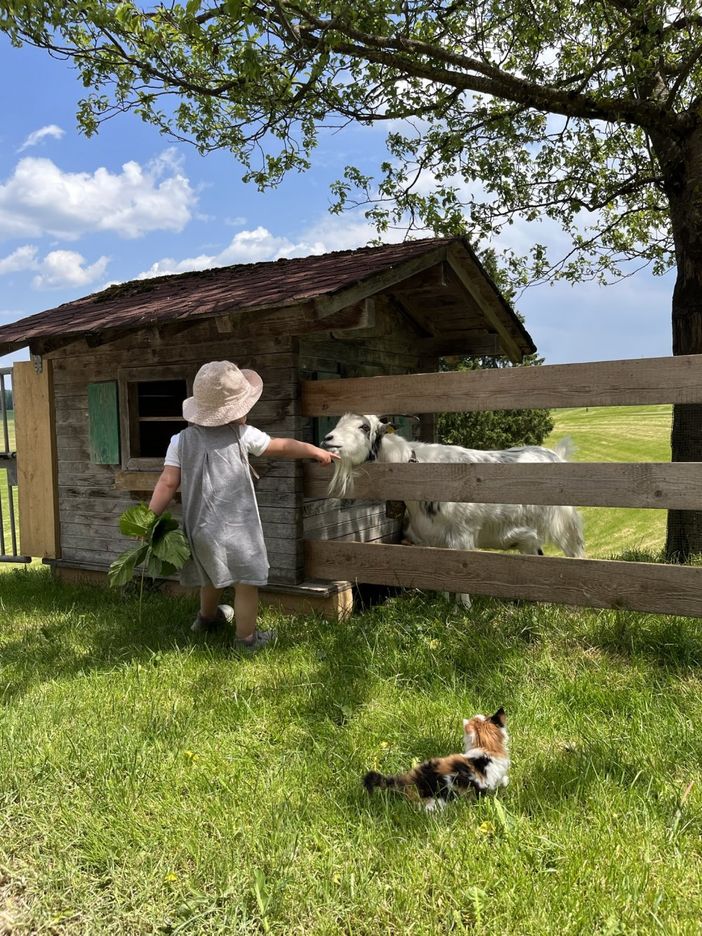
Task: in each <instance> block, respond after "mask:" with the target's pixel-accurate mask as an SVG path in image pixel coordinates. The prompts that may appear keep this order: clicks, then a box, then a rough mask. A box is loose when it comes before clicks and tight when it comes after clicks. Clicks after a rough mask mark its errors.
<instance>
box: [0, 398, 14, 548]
mask: <svg viewBox="0 0 702 936" xmlns="http://www.w3.org/2000/svg"><path fill="white" fill-rule="evenodd" d="M8 416H9V419H8V428H9V436H10V451H11V452H12V451H14V450H15V414H14V412H13V411H12V410H10V411H9V412H8ZM0 451H3V452H4V451H5V437H4V433H3V432H2V421H1V420H0ZM1 466H2V462H0V511H1V512H2V528H3V535H4V537H5V548H6V550H7V551H8V552H9V550H10V545H11V540H10V515H9V503H8V497H9V492H8V487H7V470H6V469H5V468H2V467H1ZM14 506H15V508H16V507H17V495H16V493H15V500H14ZM1 565H2V563H0V566H1Z"/></svg>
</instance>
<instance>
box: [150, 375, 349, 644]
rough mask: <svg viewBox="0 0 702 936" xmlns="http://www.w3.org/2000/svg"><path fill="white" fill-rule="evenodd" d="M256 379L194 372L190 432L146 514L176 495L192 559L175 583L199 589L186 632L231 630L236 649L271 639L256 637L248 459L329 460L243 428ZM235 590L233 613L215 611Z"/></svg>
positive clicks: (259, 546) (256, 573) (260, 551)
mask: <svg viewBox="0 0 702 936" xmlns="http://www.w3.org/2000/svg"><path fill="white" fill-rule="evenodd" d="M262 390H263V381H262V380H261V378H260V377H259V375H258V374H257V373H256V372H255V371H251V370H239V368H238V367H237V366H236V365H235V364H232V363H230V362H229V361H212V362H211V363H209V364H204V365H203V366H202V367H201V368H200V370H199V371H198V372H197V375H196V377H195V381H194V383H193V395H192V396H191V397H189V398H188V399H187V400H184V402H183V418H184V419H186V420H187V422H188V423H190V425H189V426H188V428H187V429H184V430H183V431H182V432H179V433H178V434H177V435H174V436H173V438H172V439H171V443H170V445H169V447H168V452H167V453H166V458H165V463H164V469H163V472H162V474H161V477H160V478H159V480H158V483H157V484H156V487H155V489H154V493H153V495H152V497H151V503H150V504H149V507H150V508H151V509H152V510H153V511H154V513H157V514H161V513H163V511H164V510H165V509H166V507H167V506H168V504H169V503H170V502H171V500H172V499H173V496H174V495H175V493H176V491H177V490H178V487H179V486H180V488H181V496H182V502H183V528H184V530H185V534H186V536H187V537H188V541H189V543H190V551H191V553H192V558H191V559H190V560H189V561H188V562H187V563H186V565H185V566H184V567H183V570H182V572H181V577H180V580H181V583H182V584H183V585H187V586H198V585H199V586H200V611H199V613H198V616H197V618H196V619H195V621H194V623H193V625H192V629H193V630H194V631H208V630H214V629H215V628H217V627H221V626H222V625H223V624H224V625H226V624H231V623H232V621H234V622H235V624H236V637H237V644H239V645H240V646H242V647H250V648H253V649H259V648H260V647H263V646H265V644H267V643H269V642H270V641H271V640H272V639H274V638H275V632H274V631H259V630H257V629H256V616H257V613H258V587H259V586H260V585H265V584H266V582H267V581H268V568H269V566H268V556H267V554H266V546H265V543H264V541H263V530H262V529H261V519H260V517H259V514H258V505H257V503H256V495H255V493H254V488H253V482H252V480H251V470H250V468H249V460H248V456H249V454H250V453H251V454H253V455H265V456H266V457H273V458H276V457H278V458H314V459H315V460H316V461H318V462H321V464H323V465H328V464H330V462H331V461H332V459H333V458H336V457H338V456H336V455H333V454H332V453H330V452H327V451H325V450H324V449H321V448H317V446H316V445H308V444H307V443H306V442H298V441H297V440H296V439H272V438H271V437H270V436H269V435H267V434H266V433H265V432H261V430H260V429H255V428H254V427H253V426H248V425H246V414H247V413H248V412H249V410H250V409H251V407H252V406H253V405H254V403H256V401H257V400H258V398H259V397H260V396H261V392H262ZM229 585H234V587H235V598H234V609H232V608H230V607H229V605H220V604H219V599H220V597H221V595H222V590H223V589H224V588H227V587H228V586H229Z"/></svg>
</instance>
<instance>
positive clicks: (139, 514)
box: [108, 504, 190, 621]
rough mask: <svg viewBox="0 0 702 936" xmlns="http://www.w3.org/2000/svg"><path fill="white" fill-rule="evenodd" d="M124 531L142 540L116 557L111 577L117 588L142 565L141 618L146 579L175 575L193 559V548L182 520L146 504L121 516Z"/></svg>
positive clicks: (140, 589)
mask: <svg viewBox="0 0 702 936" xmlns="http://www.w3.org/2000/svg"><path fill="white" fill-rule="evenodd" d="M119 528H120V531H121V532H122V533H123V534H124V535H125V536H136V537H138V538H139V539H140V540H141V542H140V543H139V545H138V546H134V547H133V548H132V549H128V550H127V551H126V552H124V553H122V555H121V556H120V557H119V558H118V559H115V561H114V562H113V563H112V565H111V566H110V571H109V573H108V580H109V583H110V585H111V586H112V587H113V588H118V587H119V586H121V585H126V584H127V583H128V582H130V581H131V580H132V577H133V575H134V570H135V569H136V568H137V567H138V566H141V583H140V588H139V621H141V605H142V598H143V594H144V579H145V577H146V576H147V575H149V576H151V578H152V579H155V578H160V577H163V576H167V575H173V573H174V572H177V571H178V570H179V569H182V568H183V566H184V565H185V563H186V562H187V561H188V559H189V558H190V547H189V546H188V541H187V539H186V538H185V534H184V533H183V531H182V530H181V529H180V528H179V526H178V521H177V520H175V519H174V518H173V517H172V516H171V514H169V513H163V514H161V516H159V515H158V514H155V513H154V512H153V510H151V509H150V508H149V507H147V506H146V504H136V505H135V506H134V507H129V508H128V509H127V510H125V511H124V513H123V514H122V516H121V517H120V518H119Z"/></svg>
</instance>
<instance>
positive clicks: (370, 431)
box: [322, 413, 394, 497]
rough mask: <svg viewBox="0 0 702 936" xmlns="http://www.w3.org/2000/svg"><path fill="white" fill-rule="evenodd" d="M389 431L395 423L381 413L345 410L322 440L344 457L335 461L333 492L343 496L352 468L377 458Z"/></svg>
mask: <svg viewBox="0 0 702 936" xmlns="http://www.w3.org/2000/svg"><path fill="white" fill-rule="evenodd" d="M386 432H394V427H393V426H391V425H390V424H389V423H387V422H384V421H383V419H382V418H381V417H379V416H359V415H358V414H357V413H345V414H344V415H343V416H342V417H341V419H340V420H339V422H338V423H337V424H336V426H334V428H333V429H332V431H331V432H329V433H327V435H326V436H325V437H324V439H323V441H322V447H323V448H325V449H328V450H329V451H330V452H336V454H337V455H339V456H340V458H341V460H340V461H338V462H335V463H334V477H333V478H332V481H331V484H330V485H329V493H330V494H332V495H333V494H336V495H337V496H340V497H343V496H344V494H346V493H347V491H348V490H349V488H350V487H351V472H352V471H353V469H354V468H355V467H357V466H358V465H362V464H363V463H364V462H367V461H373V460H374V459H375V458H377V455H378V449H379V448H380V444H381V442H382V440H383V436H384V435H385V433H386Z"/></svg>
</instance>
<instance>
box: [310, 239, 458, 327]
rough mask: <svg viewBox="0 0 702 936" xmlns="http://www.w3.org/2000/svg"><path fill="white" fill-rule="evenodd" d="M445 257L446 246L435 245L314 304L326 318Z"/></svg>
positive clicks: (318, 299) (433, 264)
mask: <svg viewBox="0 0 702 936" xmlns="http://www.w3.org/2000/svg"><path fill="white" fill-rule="evenodd" d="M445 259H446V247H443V246H442V247H435V248H434V249H432V250H428V251H427V252H426V253H424V254H421V255H420V256H419V257H414V258H413V259H412V260H407V261H405V262H401V263H398V264H396V265H395V266H393V267H390V269H387V270H383V271H382V272H381V273H377V274H376V275H375V276H369V277H367V278H366V279H364V280H362V281H361V282H357V283H354V284H353V285H351V286H347V287H346V288H345V289H339V290H337V292H334V293H331V294H330V295H327V296H320V297H319V298H317V299H315V303H314V304H315V306H316V308H317V311H318V313H319V316H320V318H326V317H327V316H329V315H334V313H335V312H338V311H339V310H340V309H344V308H346V307H347V306H350V305H354V304H355V303H357V302H360V301H361V300H363V299H365V298H367V297H368V296H373V295H375V294H376V293H379V292H382V290H384V289H388V288H389V287H391V286H394V285H395V284H396V283H400V282H402V281H403V280H406V279H407V278H408V277H410V276H414V275H415V274H416V273H421V272H422V270H428V269H429V268H430V267H433V266H436V264H437V263H441V262H442V261H443V260H445Z"/></svg>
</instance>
